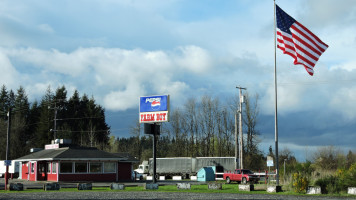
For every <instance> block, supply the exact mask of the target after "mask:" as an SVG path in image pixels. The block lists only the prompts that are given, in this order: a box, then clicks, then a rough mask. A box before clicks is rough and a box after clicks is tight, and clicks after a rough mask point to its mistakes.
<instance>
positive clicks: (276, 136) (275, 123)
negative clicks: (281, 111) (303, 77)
mask: <svg viewBox="0 0 356 200" xmlns="http://www.w3.org/2000/svg"><path fill="white" fill-rule="evenodd" d="M273 2H274V23H273V24H274V94H275V96H274V102H275V113H274V130H275V135H274V137H275V145H276V147H275V151H276V184H277V186H278V185H279V166H278V118H277V53H276V52H277V50H276V48H277V47H276V0H273Z"/></svg>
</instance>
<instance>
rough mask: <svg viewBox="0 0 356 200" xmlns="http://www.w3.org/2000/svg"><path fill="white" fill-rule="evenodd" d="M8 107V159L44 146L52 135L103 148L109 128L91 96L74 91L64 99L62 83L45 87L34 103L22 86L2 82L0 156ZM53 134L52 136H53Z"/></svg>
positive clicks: (5, 133) (2, 155) (65, 91)
mask: <svg viewBox="0 0 356 200" xmlns="http://www.w3.org/2000/svg"><path fill="white" fill-rule="evenodd" d="M10 108H11V125H10V127H11V132H10V133H11V134H10V155H9V156H10V158H9V159H16V158H18V157H21V156H24V155H27V154H28V153H29V150H30V148H34V147H37V148H44V145H45V144H50V143H51V141H52V140H54V139H56V138H65V139H71V140H72V143H74V144H79V145H82V146H92V147H94V146H95V147H98V148H99V149H104V148H105V147H106V146H107V144H108V141H109V135H110V127H109V126H108V125H107V124H106V122H105V109H104V108H103V107H101V106H100V105H98V104H96V102H95V99H94V97H91V98H89V97H88V96H87V95H86V94H84V95H82V96H80V95H79V92H78V91H77V90H75V91H74V93H73V95H72V96H71V97H70V98H67V90H66V88H65V86H62V87H58V88H57V89H56V91H55V92H53V91H52V89H51V87H50V86H49V87H48V88H47V90H46V92H45V94H44V95H43V97H42V98H41V101H40V102H38V101H37V100H35V101H34V102H32V103H30V102H29V100H28V96H27V94H26V91H25V89H24V88H23V87H22V86H20V87H19V89H17V91H16V92H14V91H13V90H7V88H6V86H5V85H3V86H2V87H1V91H0V146H2V147H3V148H0V159H2V160H4V159H5V155H6V148H5V147H6V138H7V137H6V136H7V126H8V124H7V123H8V113H9V111H10ZM55 137H56V138H55Z"/></svg>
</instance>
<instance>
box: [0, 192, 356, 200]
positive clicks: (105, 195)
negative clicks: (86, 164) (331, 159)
mask: <svg viewBox="0 0 356 200" xmlns="http://www.w3.org/2000/svg"><path fill="white" fill-rule="evenodd" d="M0 199H50V200H54V199H291V200H297V199H298V200H302V199H327V200H334V199H335V200H337V199H353V200H355V199H356V197H355V198H352V197H344V198H343V197H325V196H323V197H319V196H286V195H262V194H218V193H213V194H207V193H204V194H202V193H183V192H177V193H175V192H174V193H168V192H47V193H11V194H6V193H5V194H0Z"/></svg>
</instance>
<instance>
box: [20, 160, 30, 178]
mask: <svg viewBox="0 0 356 200" xmlns="http://www.w3.org/2000/svg"><path fill="white" fill-rule="evenodd" d="M21 168H22V171H21V173H22V174H21V178H22V179H24V180H29V173H30V167H29V162H25V163H24V162H23V163H22V164H21Z"/></svg>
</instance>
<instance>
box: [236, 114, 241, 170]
mask: <svg viewBox="0 0 356 200" xmlns="http://www.w3.org/2000/svg"><path fill="white" fill-rule="evenodd" d="M237 113H238V111H236V113H235V169H237V167H238V166H237V161H238V157H240V156H238V155H237V146H238V143H237Z"/></svg>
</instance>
